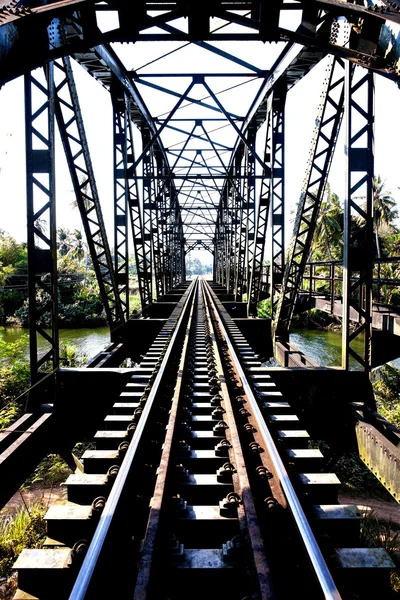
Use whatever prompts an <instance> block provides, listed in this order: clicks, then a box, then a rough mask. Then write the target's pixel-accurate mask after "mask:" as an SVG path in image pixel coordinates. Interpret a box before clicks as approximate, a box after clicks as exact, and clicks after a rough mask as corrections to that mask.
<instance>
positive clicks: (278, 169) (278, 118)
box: [270, 98, 285, 315]
mask: <svg viewBox="0 0 400 600" xmlns="http://www.w3.org/2000/svg"><path fill="white" fill-rule="evenodd" d="M274 103H275V98H274V100H273V106H272V160H271V164H272V178H271V203H270V210H271V230H272V236H271V266H272V268H271V312H272V315H274V314H275V312H276V308H277V303H278V298H279V294H280V291H281V287H282V281H283V271H284V266H285V100H284V98H279V99H278V101H277V102H276V104H275V105H274Z"/></svg>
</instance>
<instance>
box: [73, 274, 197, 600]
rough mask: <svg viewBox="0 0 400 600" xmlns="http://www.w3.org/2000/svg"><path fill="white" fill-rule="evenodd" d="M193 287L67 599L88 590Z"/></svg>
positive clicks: (77, 598)
mask: <svg viewBox="0 0 400 600" xmlns="http://www.w3.org/2000/svg"><path fill="white" fill-rule="evenodd" d="M193 287H194V282H192V284H191V286H190V288H189V290H188V291H187V292H186V294H185V296H186V297H185V298H184V301H183V302H182V304H183V306H182V310H181V315H180V317H179V320H178V322H177V324H176V327H175V330H174V333H173V334H172V336H171V339H170V341H169V345H168V348H167V350H166V353H165V355H164V358H163V361H162V364H161V366H160V369H159V371H158V373H157V376H156V379H155V381H154V384H153V386H152V389H151V392H150V394H149V397H148V401H147V402H146V405H145V407H144V410H143V413H142V416H141V418H140V420H139V423H138V426H137V428H136V431H135V435H134V436H133V438H132V441H131V443H130V444H129V448H128V451H127V453H126V456H125V459H124V461H123V463H122V465H121V469H120V470H119V472H118V475H117V477H116V479H115V482H114V485H113V487H112V490H111V493H110V495H109V497H108V500H107V503H106V505H105V507H104V510H103V512H102V514H101V517H100V521H99V524H98V526H97V528H96V532H95V534H94V536H93V539H92V542H91V544H90V546H89V549H88V551H87V554H86V556H85V559H84V561H83V564H82V567H81V569H80V571H79V575H78V577H77V579H76V582H75V585H74V587H73V589H72V592H71V594H70V600H83V599H84V598H85V595H86V592H87V589H88V587H89V585H90V581H91V578H92V576H93V573H94V570H95V568H96V565H97V561H98V558H99V556H100V553H101V550H102V546H103V544H104V542H105V540H106V538H107V534H108V531H109V528H110V525H111V522H112V518H113V514H114V512H115V510H116V508H117V505H118V501H119V498H120V495H121V492H122V490H123V488H124V486H125V483H126V480H127V477H128V475H129V472H130V467H131V464H132V461H133V459H134V456H135V453H136V450H137V448H138V445H139V442H140V439H141V435H142V433H143V431H144V429H145V426H146V424H147V419H148V416H149V413H150V409H151V406H152V403H153V401H154V398H155V395H156V393H157V391H158V386H159V384H160V382H161V379H162V375H163V372H164V369H165V366H166V364H167V361H168V359H169V356H170V355H171V353H172V351H173V349H174V342H175V339H176V337H177V335H178V332H179V329H180V326H181V324H182V322H183V318H184V313H185V311H186V310H187V308H188V306H189V300H190V296H191V293H192V291H193Z"/></svg>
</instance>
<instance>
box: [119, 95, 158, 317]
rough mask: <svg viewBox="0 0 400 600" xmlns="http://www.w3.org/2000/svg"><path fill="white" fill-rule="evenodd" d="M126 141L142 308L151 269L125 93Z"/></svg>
mask: <svg viewBox="0 0 400 600" xmlns="http://www.w3.org/2000/svg"><path fill="white" fill-rule="evenodd" d="M125 115H126V116H125V118H126V121H125V122H126V126H125V143H126V167H125V168H126V186H127V196H128V207H129V216H130V221H131V229H132V236H133V247H134V250H135V260H136V271H137V277H138V283H139V294H140V300H141V303H142V310H144V309H145V308H147V307H148V306H149V305H150V304H151V302H152V297H151V271H150V272H149V270H148V265H147V261H146V253H145V241H144V229H143V219H142V211H141V207H140V197H139V185H138V181H137V173H136V169H135V148H134V143H133V135H132V121H131V101H130V100H129V98H128V96H127V95H126V94H125Z"/></svg>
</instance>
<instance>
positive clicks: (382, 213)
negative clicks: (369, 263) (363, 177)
mask: <svg viewBox="0 0 400 600" xmlns="http://www.w3.org/2000/svg"><path fill="white" fill-rule="evenodd" d="M373 202H374V230H375V240H376V252H377V255H378V258H381V247H380V243H379V230H380V227H381V225H383V224H384V223H385V224H387V225H390V223H392V222H393V221H394V220H395V219H396V218H397V217H398V211H397V210H396V209H395V208H394V207H395V206H396V202H395V200H394V199H393V197H392V192H389V191H388V190H386V189H385V182H384V181H382V178H381V176H380V175H377V176H376V177H375V178H374V188H373Z"/></svg>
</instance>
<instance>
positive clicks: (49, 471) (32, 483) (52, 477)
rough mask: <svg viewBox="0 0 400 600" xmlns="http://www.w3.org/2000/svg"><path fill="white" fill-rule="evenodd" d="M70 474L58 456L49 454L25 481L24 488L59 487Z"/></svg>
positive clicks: (67, 467)
mask: <svg viewBox="0 0 400 600" xmlns="http://www.w3.org/2000/svg"><path fill="white" fill-rule="evenodd" d="M70 474H71V469H70V468H69V466H68V465H67V463H66V462H65V461H64V460H63V459H62V458H61V456H59V455H58V454H49V455H48V456H46V458H44V459H43V460H42V461H41V462H40V463H39V464H38V466H37V467H36V469H35V470H34V472H33V473H32V475H31V476H30V477H29V479H27V481H25V483H24V488H27V489H30V488H35V487H39V488H53V487H54V486H56V485H60V483H63V481H65V480H66V478H67V477H68V475H70Z"/></svg>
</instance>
